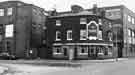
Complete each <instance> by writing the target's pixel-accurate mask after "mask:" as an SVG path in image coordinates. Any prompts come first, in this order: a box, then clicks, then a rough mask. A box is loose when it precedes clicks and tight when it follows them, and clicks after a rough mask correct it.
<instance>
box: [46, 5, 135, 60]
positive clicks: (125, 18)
mask: <svg viewBox="0 0 135 75" xmlns="http://www.w3.org/2000/svg"><path fill="white" fill-rule="evenodd" d="M103 10H105V12H102V11H103ZM103 16H105V17H104V18H103ZM104 20H105V21H104ZM81 21H86V22H83V23H84V24H81ZM91 21H92V22H93V21H95V22H93V23H95V24H97V25H98V27H99V32H98V33H97V34H101V35H102V39H99V36H98V35H97V37H95V39H91V37H89V35H88V31H89V29H88V26H89V24H93V23H91ZM100 24H102V25H101V26H100ZM110 24H111V25H110ZM134 25H135V14H134V13H133V12H132V11H131V10H129V9H128V8H126V7H125V6H123V5H119V6H108V7H102V8H97V7H96V6H94V8H93V9H85V10H84V9H83V8H81V7H80V6H74V7H71V11H67V12H59V13H57V12H56V13H54V14H53V15H52V16H50V17H49V18H48V21H47V27H48V35H47V36H48V38H47V42H48V45H49V46H50V48H52V49H50V51H52V52H51V53H52V57H54V58H69V57H70V55H71V56H73V57H74V58H90V57H91V55H93V56H92V58H93V57H95V56H96V57H97V54H98V51H100V49H101V50H103V53H105V52H106V50H107V51H108V53H107V54H112V56H115V55H117V56H118V57H129V56H135V46H134V45H135V26H134ZM100 27H101V28H103V29H101V31H100ZM109 27H110V28H109ZM85 32H86V33H85ZM85 34H86V36H83V35H85ZM91 35H93V34H91ZM110 36H111V38H112V39H111V41H109V37H110ZM71 37H72V39H71ZM83 37H86V38H85V39H84V38H83ZM100 37H101V36H100ZM68 38H70V39H68ZM93 38H94V37H93ZM112 43H113V44H112ZM103 45H104V46H103ZM70 50H71V53H70ZM72 50H73V53H72ZM79 52H80V53H79ZM81 52H82V53H81ZM90 52H93V53H90ZM94 52H95V53H94ZM72 54H73V55H72ZM79 54H80V55H79Z"/></svg>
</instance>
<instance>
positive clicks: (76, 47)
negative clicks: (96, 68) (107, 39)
mask: <svg viewBox="0 0 135 75" xmlns="http://www.w3.org/2000/svg"><path fill="white" fill-rule="evenodd" d="M112 55H113V45H112V44H96V43H95V44H93V43H72V44H71V43H69V44H54V46H53V58H60V59H69V60H73V59H100V58H102V59H104V58H110V57H113V56H112Z"/></svg>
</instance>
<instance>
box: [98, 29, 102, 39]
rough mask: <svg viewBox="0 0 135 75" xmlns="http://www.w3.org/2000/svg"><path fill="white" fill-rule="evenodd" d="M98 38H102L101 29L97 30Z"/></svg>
mask: <svg viewBox="0 0 135 75" xmlns="http://www.w3.org/2000/svg"><path fill="white" fill-rule="evenodd" d="M98 39H99V40H102V31H99V32H98Z"/></svg>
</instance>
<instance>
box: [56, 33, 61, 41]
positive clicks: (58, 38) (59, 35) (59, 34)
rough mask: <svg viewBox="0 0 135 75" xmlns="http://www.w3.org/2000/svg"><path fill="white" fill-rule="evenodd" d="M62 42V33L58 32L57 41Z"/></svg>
mask: <svg viewBox="0 0 135 75" xmlns="http://www.w3.org/2000/svg"><path fill="white" fill-rule="evenodd" d="M60 40H61V33H60V31H56V41H60Z"/></svg>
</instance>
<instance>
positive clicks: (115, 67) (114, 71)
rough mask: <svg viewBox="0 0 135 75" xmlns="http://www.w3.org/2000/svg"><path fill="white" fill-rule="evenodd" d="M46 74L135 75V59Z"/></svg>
mask: <svg viewBox="0 0 135 75" xmlns="http://www.w3.org/2000/svg"><path fill="white" fill-rule="evenodd" d="M46 75H135V59H129V60H126V61H118V62H110V63H96V64H92V65H87V66H84V67H82V68H76V69H71V70H70V69H69V70H66V71H57V72H50V73H46Z"/></svg>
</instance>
